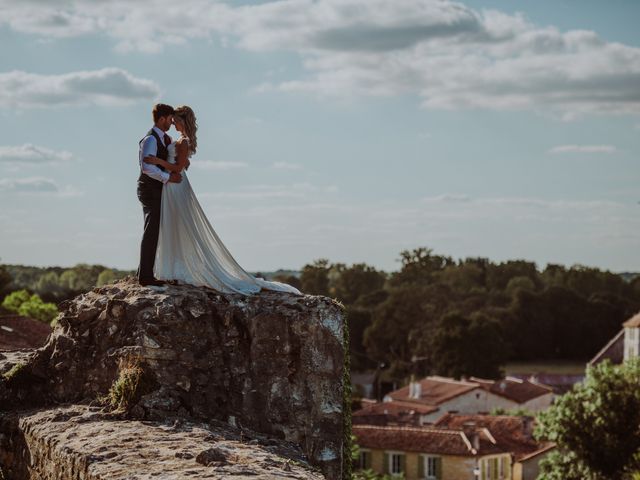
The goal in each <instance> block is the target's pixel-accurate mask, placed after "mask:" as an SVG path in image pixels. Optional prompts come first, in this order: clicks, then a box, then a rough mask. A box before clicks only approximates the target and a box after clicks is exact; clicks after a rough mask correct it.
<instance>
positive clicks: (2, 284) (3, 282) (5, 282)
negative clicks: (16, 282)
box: [0, 265, 11, 298]
mask: <svg viewBox="0 0 640 480" xmlns="http://www.w3.org/2000/svg"><path fill="white" fill-rule="evenodd" d="M10 283H11V274H10V273H9V272H8V271H7V269H6V268H4V267H3V266H2V265H0V295H3V294H4V292H5V290H6V288H7V287H8V286H9V284H10ZM0 298H2V297H1V296H0Z"/></svg>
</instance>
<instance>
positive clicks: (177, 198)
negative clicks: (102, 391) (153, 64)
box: [137, 103, 302, 295]
mask: <svg viewBox="0 0 640 480" xmlns="http://www.w3.org/2000/svg"><path fill="white" fill-rule="evenodd" d="M153 123H154V125H153V127H152V128H151V130H149V132H148V133H147V135H146V136H145V137H144V138H143V139H142V140H140V144H139V163H140V176H139V178H138V199H139V200H140V203H141V204H142V211H143V213H144V233H143V235H142V242H141V244H140V264H139V266H138V273H137V276H138V281H139V283H140V284H141V285H150V286H162V285H164V284H166V283H174V284H190V285H195V286H203V287H208V288H212V289H214V290H216V291H219V292H222V293H240V294H244V295H250V294H253V293H257V292H259V291H260V290H261V289H267V290H275V291H280V292H290V293H294V294H298V295H302V293H301V292H300V291H299V290H298V289H297V288H295V287H293V286H291V285H288V284H286V283H282V282H276V281H268V280H265V279H264V278H261V277H254V276H252V275H250V274H249V273H247V272H246V271H245V270H244V269H243V268H242V267H241V266H240V265H239V264H238V263H237V262H236V261H235V260H234V258H233V257H232V256H231V253H229V251H228V250H227V248H226V247H225V246H224V244H223V243H222V241H221V240H220V238H219V237H218V235H217V234H216V232H215V230H214V229H213V227H212V226H211V224H210V223H209V220H208V219H207V216H206V215H205V213H204V211H203V210H202V207H201V206H200V203H199V202H198V200H197V198H196V196H195V193H194V191H193V189H192V188H191V184H190V183H189V178H188V177H187V174H186V170H187V169H188V168H189V165H190V163H191V162H190V158H191V156H192V155H194V154H195V153H196V149H197V147H198V141H197V130H198V125H197V122H196V116H195V114H194V112H193V110H192V109H191V108H190V107H188V106H186V105H181V106H179V107H177V108H175V109H174V108H173V107H171V106H170V105H165V104H161V103H160V104H157V105H155V106H154V107H153ZM172 125H173V126H174V127H175V129H176V131H177V132H178V134H179V137H178V138H177V139H176V140H175V141H174V140H173V139H172V138H171V137H170V136H169V135H168V134H167V131H168V130H169V129H170V128H171V126H172Z"/></svg>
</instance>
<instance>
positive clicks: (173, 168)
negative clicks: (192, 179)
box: [143, 155, 182, 172]
mask: <svg viewBox="0 0 640 480" xmlns="http://www.w3.org/2000/svg"><path fill="white" fill-rule="evenodd" d="M143 161H144V163H151V164H153V165H160V166H161V167H164V168H166V169H167V170H169V171H170V172H179V171H180V170H182V167H179V164H178V163H169V162H167V161H166V160H162V159H161V158H158V157H154V156H152V155H148V156H146V157H144V159H143Z"/></svg>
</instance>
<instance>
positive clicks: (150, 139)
mask: <svg viewBox="0 0 640 480" xmlns="http://www.w3.org/2000/svg"><path fill="white" fill-rule="evenodd" d="M153 130H155V132H156V133H157V134H158V137H160V141H161V142H162V145H164V146H165V147H166V146H167V145H165V144H164V135H165V132H163V131H162V130H160V129H159V128H158V127H156V126H155V125H154V127H153ZM157 154H158V143H157V141H156V137H154V136H153V135H148V136H146V137H145V138H144V140H143V141H142V142H141V143H140V149H139V151H138V161H139V162H140V170H141V171H142V173H145V174H147V175H149V176H150V177H151V178H153V179H154V180H158V181H160V182H162V183H167V182H168V181H169V177H170V176H171V174H170V173H169V172H164V171H162V170H161V169H160V167H158V166H157V165H153V164H152V163H145V162H143V161H142V160H143V159H144V158H145V157H147V156H149V155H152V156H154V157H155V156H157Z"/></svg>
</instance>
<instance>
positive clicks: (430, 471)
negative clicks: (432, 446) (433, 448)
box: [424, 457, 438, 480]
mask: <svg viewBox="0 0 640 480" xmlns="http://www.w3.org/2000/svg"><path fill="white" fill-rule="evenodd" d="M437 461H438V459H437V458H436V457H424V471H425V474H426V477H425V478H427V479H428V480H435V479H436V478H438V477H437V474H438V473H437V470H436V468H437V467H436V463H437Z"/></svg>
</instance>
